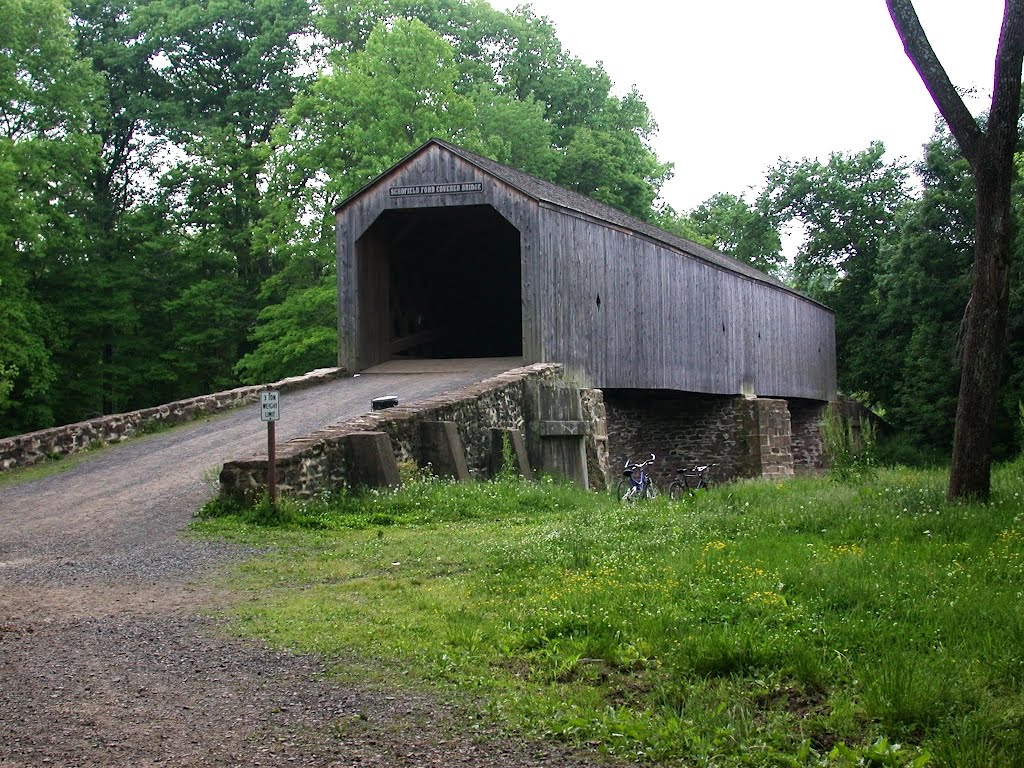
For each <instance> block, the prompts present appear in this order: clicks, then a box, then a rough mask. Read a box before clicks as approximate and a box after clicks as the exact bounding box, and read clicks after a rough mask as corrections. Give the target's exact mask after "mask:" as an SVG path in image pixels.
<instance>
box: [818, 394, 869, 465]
mask: <svg viewBox="0 0 1024 768" xmlns="http://www.w3.org/2000/svg"><path fill="white" fill-rule="evenodd" d="M820 427H821V439H822V441H823V442H824V444H825V453H826V454H827V455H828V458H829V464H830V467H829V473H830V475H831V476H832V477H833V478H834V479H835V480H839V481H848V480H856V479H859V478H863V477H866V476H868V475H870V474H871V473H872V472H873V471H874V469H875V467H876V466H877V465H878V455H877V450H876V439H875V425H874V424H872V423H871V421H870V420H869V419H859V420H858V422H857V425H856V426H855V425H854V423H853V420H852V419H844V418H843V417H841V416H840V415H838V414H837V413H836V412H835V410H834V409H832V408H826V409H825V414H824V416H823V417H822V420H821V424H820Z"/></svg>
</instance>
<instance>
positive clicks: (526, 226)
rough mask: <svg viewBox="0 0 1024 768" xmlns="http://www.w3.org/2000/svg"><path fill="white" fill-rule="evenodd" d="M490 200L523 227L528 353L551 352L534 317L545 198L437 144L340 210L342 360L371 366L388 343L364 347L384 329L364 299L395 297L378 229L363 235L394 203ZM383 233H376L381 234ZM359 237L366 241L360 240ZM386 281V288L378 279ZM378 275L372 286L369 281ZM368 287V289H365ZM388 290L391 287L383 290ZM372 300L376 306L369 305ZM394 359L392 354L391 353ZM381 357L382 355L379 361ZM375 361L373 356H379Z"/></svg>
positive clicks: (531, 358)
mask: <svg viewBox="0 0 1024 768" xmlns="http://www.w3.org/2000/svg"><path fill="white" fill-rule="evenodd" d="M474 181H479V182H481V183H482V184H483V190H482V192H466V193H458V194H442V195H415V196H404V197H391V194H390V189H391V187H411V186H418V185H425V184H456V183H465V182H474ZM468 205H490V206H492V207H493V208H494V209H495V210H496V211H498V213H500V214H501V215H502V216H503V217H504V218H505V219H506V220H508V221H509V222H510V223H511V224H512V225H513V226H514V227H516V229H518V230H519V232H520V270H521V275H522V285H523V289H522V317H523V357H524V359H525V360H526V361H528V362H538V361H540V360H541V359H543V349H542V348H541V346H540V329H539V327H538V326H537V325H536V323H535V322H534V320H535V318H536V317H537V313H536V311H535V309H534V308H535V307H536V306H537V300H538V295H537V289H538V288H539V287H541V286H540V284H539V282H538V281H537V280H536V278H535V276H534V274H533V271H532V265H533V263H534V261H535V257H534V254H535V252H536V250H537V249H536V245H535V243H534V238H535V237H536V233H537V232H539V231H540V228H539V227H538V226H537V210H538V205H537V203H536V202H535V201H533V200H532V199H530V198H528V197H526V196H524V195H522V194H521V193H520V192H519V191H518V190H516V189H514V188H512V187H509V186H508V185H506V184H504V183H503V182H501V181H499V180H497V179H495V178H494V177H493V176H490V175H489V174H486V173H484V172H483V171H481V170H480V169H478V168H477V167H476V166H474V165H472V164H470V163H467V162H466V161H464V160H463V159H462V158H459V157H457V156H455V155H451V154H449V153H447V152H444V151H442V150H441V149H440V148H439V147H436V146H433V147H430V148H428V150H427V151H426V152H424V153H423V154H421V155H419V156H418V157H415V158H413V159H412V160H411V161H410V162H409V163H407V164H405V165H403V166H402V167H400V168H397V169H395V170H394V171H393V172H392V173H390V174H388V175H387V176H384V177H382V178H381V179H378V180H377V181H376V182H375V183H374V184H372V185H371V186H370V187H368V188H366V189H364V190H363V191H362V192H361V193H360V194H359V195H358V196H356V197H355V198H353V199H351V200H350V201H348V202H347V203H346V204H345V205H344V206H342V207H341V208H339V209H338V211H337V212H336V214H335V222H336V232H337V266H338V364H339V365H341V366H342V367H345V368H348V369H349V370H358V369H360V368H361V367H365V365H366V362H365V361H366V360H369V359H375V358H377V357H379V355H380V354H385V355H386V354H387V353H386V352H382V351H381V350H377V349H374V350H369V349H367V350H364V349H363V346H364V345H365V344H366V343H367V341H368V340H369V339H370V337H371V335H372V334H373V333H376V332H377V331H378V330H379V329H378V328H377V327H376V326H375V325H373V324H371V323H370V322H364V318H363V316H362V312H363V308H362V307H360V305H359V303H360V301H363V302H366V301H368V300H372V301H379V300H382V298H383V300H385V301H386V299H387V294H386V291H387V276H386V272H384V273H383V274H382V271H381V269H380V267H382V266H383V265H380V264H379V262H375V261H374V260H375V259H378V258H379V257H380V252H381V251H380V249H381V248H382V247H383V246H382V244H381V243H375V242H374V237H375V235H371V237H369V238H367V239H365V240H364V241H363V242H362V243H359V240H360V238H362V237H363V235H364V234H365V233H366V231H367V230H368V229H369V228H370V227H371V226H372V225H373V223H374V222H375V221H376V220H377V218H378V217H379V216H380V215H381V213H383V212H384V211H386V210H410V209H417V208H443V207H451V206H468ZM375 234H376V233H375ZM357 243H358V245H357ZM378 279H379V280H380V281H382V282H383V288H381V287H380V285H379V284H378V283H377V281H378ZM367 280H370V281H371V284H370V285H364V284H365V281H367ZM364 287H365V288H366V289H368V291H364ZM381 290H383V291H384V293H383V295H382V294H381ZM367 306H368V305H367ZM384 336H385V338H384V339H383V340H381V339H379V338H378V339H376V340H375V343H376V344H377V345H378V346H381V345H383V346H382V347H381V349H384V348H386V347H387V344H388V338H389V331H388V329H386V328H385V329H384ZM385 359H386V358H385ZM377 362H379V360H378V361H377ZM371 364H372V363H371Z"/></svg>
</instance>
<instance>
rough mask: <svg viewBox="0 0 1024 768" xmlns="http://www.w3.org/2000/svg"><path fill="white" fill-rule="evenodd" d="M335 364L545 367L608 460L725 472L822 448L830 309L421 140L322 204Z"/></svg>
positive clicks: (799, 458)
mask: <svg viewBox="0 0 1024 768" xmlns="http://www.w3.org/2000/svg"><path fill="white" fill-rule="evenodd" d="M336 221H337V245H338V281H339V294H338V307H339V313H338V317H339V320H338V331H339V364H340V365H342V366H344V367H346V368H348V369H349V370H351V371H356V370H361V369H363V368H367V367H370V366H372V365H376V364H378V363H381V362H384V361H387V360H390V359H394V358H401V357H442V358H443V357H491V356H514V357H522V359H523V361H524V362H525V363H541V362H559V363H562V364H563V365H564V366H565V369H566V371H567V373H568V375H569V376H570V377H571V378H572V379H573V380H575V381H577V382H579V383H581V384H583V385H584V386H586V387H591V388H597V389H601V390H603V392H604V399H605V403H606V406H607V410H608V425H609V427H608V428H609V433H610V440H609V448H610V452H611V462H612V464H613V465H614V464H615V463H621V460H622V459H623V458H624V457H625V456H627V455H634V456H635V455H646V453H649V452H651V451H654V452H655V453H659V455H660V456H663V457H664V458H665V459H666V463H665V464H664V465H662V467H661V468H662V471H663V472H667V471H668V470H669V469H670V468H671V466H673V465H675V464H685V463H692V462H698V461H699V462H707V461H717V462H718V463H719V464H720V465H721V467H720V473H721V475H725V476H733V475H785V474H790V473H792V471H793V468H794V466H795V467H796V468H797V469H799V468H800V467H802V466H813V465H815V464H816V463H817V462H818V461H819V459H820V447H819V446H818V441H817V439H816V423H817V417H818V414H819V413H820V410H821V407H822V406H823V405H824V404H825V403H826V402H827V401H829V400H831V399H833V398H834V396H835V379H836V365H835V341H834V318H833V315H832V312H831V311H830V310H829V309H827V308H826V307H824V306H822V305H820V304H818V303H816V302H814V301H812V300H810V299H809V298H807V297H805V296H802V295H800V294H799V293H796V292H795V291H793V290H791V289H790V288H788V287H787V286H785V285H784V284H782V283H781V282H779V281H778V280H776V279H774V278H772V277H770V276H768V275H765V274H763V273H761V272H759V271H758V270H756V269H754V268H752V267H750V266H748V265H746V264H743V263H740V262H737V261H735V260H733V259H731V258H729V257H727V256H724V255H722V254H720V253H717V252H715V251H713V250H711V249H709V248H705V247H703V246H700V245H697V244H694V243H691V242H689V241H687V240H684V239H683V238H680V237H677V236H675V235H672V234H669V233H668V232H665V231H663V230H660V229H658V228H656V227H654V226H652V225H650V224H647V223H645V222H642V221H639V220H637V219H634V218H631V217H629V216H627V215H625V214H623V213H621V212H619V211H617V210H615V209H613V208H610V207H608V206H605V205H602V204H600V203H597V202H594V201H593V200H590V199H589V198H586V197H584V196H582V195H579V194H576V193H574V192H570V191H568V190H566V189H563V188H561V187H558V186H556V185H554V184H551V183H550V182H546V181H543V180H541V179H537V178H535V177H532V176H529V175H527V174H524V173H521V172H519V171H516V170H514V169H512V168H509V167H507V166H504V165H501V164H500V163H496V162H494V161H492V160H488V159H487V158H484V157H481V156H479V155H476V154H473V153H471V152H467V151H466V150H463V149H461V148H459V147H455V146H453V145H451V144H448V143H446V142H443V141H439V140H432V141H429V142H427V143H426V144H425V145H423V146H422V147H420V148H419V149H417V150H416V151H415V152H413V153H412V154H410V155H409V156H408V157H406V158H405V159H404V160H402V161H401V162H400V163H398V164H397V165H395V166H394V167H393V168H391V169H390V170H389V171H387V172H386V173H384V174H383V175H381V176H380V177H379V178H377V179H376V180H375V181H373V182H371V183H370V184H368V185H367V186H365V187H364V188H363V189H361V190H360V191H359V192H357V193H356V194H354V195H353V196H352V197H350V198H349V199H347V200H346V201H344V202H343V203H342V204H341V205H340V206H339V207H338V208H337V211H336Z"/></svg>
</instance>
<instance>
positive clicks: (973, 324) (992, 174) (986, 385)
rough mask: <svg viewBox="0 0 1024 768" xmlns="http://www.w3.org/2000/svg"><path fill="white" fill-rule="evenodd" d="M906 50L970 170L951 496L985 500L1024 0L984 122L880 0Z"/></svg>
mask: <svg viewBox="0 0 1024 768" xmlns="http://www.w3.org/2000/svg"><path fill="white" fill-rule="evenodd" d="M886 4H887V5H888V7H889V14H890V16H891V17H892V21H893V24H894V25H895V27H896V31H897V32H898V33H899V36H900V39H901V40H902V41H903V46H904V49H905V50H906V53H907V56H908V57H909V59H910V61H911V62H912V63H913V65H914V67H915V69H917V71H918V74H920V76H921V79H922V81H923V82H924V84H925V87H926V88H927V89H928V92H929V93H930V94H931V96H932V99H933V100H934V101H935V104H936V106H937V107H938V109H939V113H940V114H941V115H942V117H943V118H944V119H945V120H946V123H947V124H948V125H949V129H950V132H951V133H952V134H953V137H954V138H955V139H956V141H957V144H958V145H959V146H960V150H961V152H962V153H963V155H964V157H965V158H966V159H967V161H968V163H970V165H971V169H972V171H973V174H974V182H975V192H974V198H975V221H974V268H973V280H972V285H971V297H970V300H969V301H968V304H967V309H966V312H965V322H964V335H963V347H962V349H963V351H962V354H961V366H962V372H961V379H960V394H959V400H958V403H957V413H956V427H955V429H954V434H953V458H952V463H951V466H950V472H949V490H948V495H949V498H950V499H967V498H980V499H986V498H988V496H989V493H990V489H991V485H990V484H991V471H992V434H993V426H994V420H995V412H996V404H997V402H998V397H999V385H1000V381H1001V375H1002V367H1003V358H1004V356H1005V353H1006V328H1007V315H1008V308H1009V300H1010V266H1011V262H1012V258H1013V242H1014V218H1013V215H1012V211H1011V200H1012V198H1011V188H1012V185H1013V179H1014V152H1015V150H1016V147H1017V138H1018V127H1017V126H1018V119H1019V116H1020V94H1021V70H1022V65H1024V0H1006V5H1005V11H1004V14H1003V22H1002V27H1001V29H1000V33H999V43H998V46H997V49H996V57H995V76H994V87H993V91H992V102H991V107H990V109H989V113H988V119H987V124H986V125H984V126H982V125H981V124H979V122H978V121H977V120H976V119H975V118H974V117H973V116H972V115H971V113H970V111H969V110H968V109H967V107H966V105H965V104H964V103H963V100H962V99H961V98H960V95H959V94H958V93H957V91H956V88H955V87H954V86H953V83H952V82H951V81H950V79H949V76H948V75H947V74H946V71H945V69H944V68H943V66H942V64H941V63H940V62H939V59H938V57H937V56H936V55H935V52H934V50H933V49H932V46H931V43H930V42H929V41H928V37H927V36H926V35H925V32H924V29H923V27H922V26H921V22H920V20H919V19H918V17H917V13H916V11H915V10H914V6H913V3H912V2H911V0H886Z"/></svg>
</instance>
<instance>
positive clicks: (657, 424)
mask: <svg viewBox="0 0 1024 768" xmlns="http://www.w3.org/2000/svg"><path fill="white" fill-rule="evenodd" d="M604 401H605V408H606V410H607V413H608V463H609V466H610V468H611V473H612V475H613V478H612V479H613V481H615V480H617V479H618V474H619V473H620V472H621V470H622V466H623V465H624V464H625V462H626V459H627V458H628V459H630V460H631V461H642V460H643V459H646V458H647V457H648V456H649V455H650V454H652V453H653V454H655V456H657V460H656V462H655V464H654V466H653V469H652V471H651V473H650V474H651V476H652V477H653V478H654V482H655V484H657V485H658V486H659V487H660V488H662V489H663V490H664V489H666V488H668V485H669V483H671V482H672V481H673V480H675V479H676V471H677V470H678V469H681V468H682V467H692V466H693V465H695V464H718V466H717V467H715V468H714V469H713V471H712V473H711V481H712V482H722V481H723V480H728V479H732V478H734V477H738V476H741V475H743V474H744V469H745V467H746V464H747V448H746V444H745V441H744V439H743V436H742V434H741V429H740V423H741V419H742V416H743V413H744V410H745V405H744V402H745V401H744V400H743V398H737V397H727V396H715V395H698V394H692V393H687V392H668V391H663V390H622V389H618V390H616V389H606V390H604Z"/></svg>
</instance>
